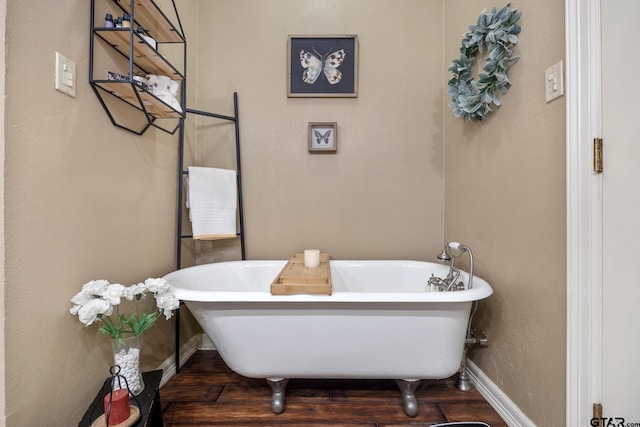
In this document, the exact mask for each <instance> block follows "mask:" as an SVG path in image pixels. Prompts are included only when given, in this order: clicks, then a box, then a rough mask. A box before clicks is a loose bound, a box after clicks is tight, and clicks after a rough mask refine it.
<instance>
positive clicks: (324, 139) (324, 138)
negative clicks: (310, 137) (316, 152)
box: [313, 129, 331, 145]
mask: <svg viewBox="0 0 640 427" xmlns="http://www.w3.org/2000/svg"><path fill="white" fill-rule="evenodd" d="M313 134H314V135H315V137H316V144H317V145H320V144H322V143H325V144H329V136H331V129H329V130H328V131H326V132H325V133H320V132H319V131H317V130H314V131H313Z"/></svg>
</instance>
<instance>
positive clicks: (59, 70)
mask: <svg viewBox="0 0 640 427" xmlns="http://www.w3.org/2000/svg"><path fill="white" fill-rule="evenodd" d="M54 81H55V88H56V90H58V91H60V92H62V93H66V94H67V95H69V96H72V97H74V98H75V96H76V63H75V62H73V61H71V60H70V59H68V58H65V57H64V56H63V55H61V54H60V53H58V52H56V68H55V80H54Z"/></svg>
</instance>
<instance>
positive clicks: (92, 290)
mask: <svg viewBox="0 0 640 427" xmlns="http://www.w3.org/2000/svg"><path fill="white" fill-rule="evenodd" d="M107 286H109V282H108V281H107V280H92V281H90V282H87V283H85V284H84V285H83V286H82V290H83V291H84V292H86V293H88V294H90V295H95V296H99V295H102V293H103V292H104V291H106V290H107Z"/></svg>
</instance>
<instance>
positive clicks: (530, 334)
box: [0, 0, 565, 427]
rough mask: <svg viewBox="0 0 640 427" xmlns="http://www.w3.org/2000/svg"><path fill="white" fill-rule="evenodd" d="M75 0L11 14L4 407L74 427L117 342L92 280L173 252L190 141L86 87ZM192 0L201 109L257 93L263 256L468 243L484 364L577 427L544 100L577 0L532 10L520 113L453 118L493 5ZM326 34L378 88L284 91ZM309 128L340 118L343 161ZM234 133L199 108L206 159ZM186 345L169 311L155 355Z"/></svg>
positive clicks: (258, 249) (11, 417)
mask: <svg viewBox="0 0 640 427" xmlns="http://www.w3.org/2000/svg"><path fill="white" fill-rule="evenodd" d="M460 3H464V7H460V6H459V4H460ZM57 4H58V7H56V8H53V9H52V8H43V7H42V5H38V4H37V3H34V2H11V3H9V4H8V5H7V32H6V54H7V59H6V63H7V67H8V69H7V72H6V99H5V114H6V115H5V117H6V119H5V120H6V125H5V129H4V133H3V134H4V138H5V150H6V163H5V170H4V180H5V182H4V183H5V196H4V197H5V211H4V226H5V256H6V258H5V276H4V282H5V283H4V285H5V289H4V291H5V299H4V303H5V315H6V319H5V323H4V327H5V338H6V343H7V345H6V349H5V354H4V362H5V368H6V372H5V384H6V388H7V390H8V391H7V395H6V402H5V410H6V415H7V418H6V425H8V426H16V427H17V426H23V425H30V426H31V425H33V426H39V425H48V423H49V422H50V420H51V419H58V420H62V419H68V420H71V421H70V424H74V423H75V422H77V420H79V418H80V416H81V414H82V412H83V411H84V409H85V408H86V406H87V405H88V403H89V402H90V400H91V398H92V396H93V395H94V393H95V390H96V389H97V387H98V386H99V385H100V384H101V382H102V381H103V379H104V376H105V375H106V370H107V369H108V365H109V364H110V354H109V346H108V341H107V339H106V338H105V337H103V336H101V335H99V333H98V332H97V331H96V330H95V328H93V327H89V328H84V327H83V326H82V325H81V324H80V322H78V321H77V320H76V319H75V318H73V317H72V316H70V315H69V314H68V312H67V310H68V308H69V306H70V304H69V298H70V297H71V296H72V295H73V294H74V293H75V292H77V290H78V289H79V288H80V286H81V285H82V284H83V283H84V282H86V281H87V280H90V279H94V278H98V277H105V278H108V279H110V280H112V281H120V282H123V283H126V284H128V283H132V282H135V281H138V280H143V279H144V278H146V277H149V276H158V275H162V274H164V273H166V272H167V271H169V270H172V269H173V263H174V259H173V257H174V245H175V240H174V226H175V219H174V218H175V206H174V204H175V168H176V161H177V150H176V147H177V143H176V140H175V138H174V137H169V136H166V135H165V134H163V133H160V132H153V131H152V132H150V133H149V134H147V135H145V136H143V137H137V136H134V135H131V134H128V133H125V132H123V131H120V130H118V129H116V128H114V127H113V126H112V125H111V123H110V122H109V121H108V119H107V117H106V115H105V114H104V112H103V111H102V108H101V107H100V105H99V103H98V101H97V99H96V98H95V96H94V95H93V93H92V91H91V89H90V87H89V85H88V84H87V83H86V82H87V79H88V77H87V68H88V65H87V64H88V46H89V43H88V40H87V33H88V31H87V30H88V25H87V22H86V20H87V18H88V16H89V2H74V1H71V0H62V1H61V2H58V3H57ZM179 5H180V9H181V18H182V20H183V24H184V25H185V27H186V29H187V31H188V34H187V35H188V40H190V41H192V42H191V44H190V49H194V50H193V51H195V52H196V54H195V55H190V56H189V73H188V77H189V86H188V89H189V91H188V95H189V99H190V102H189V106H190V107H193V108H201V109H207V110H212V111H216V112H221V113H231V109H230V108H231V103H230V100H231V96H232V92H233V91H235V90H237V91H238V92H239V94H240V113H241V122H242V123H241V136H242V144H243V161H244V163H243V167H244V178H245V180H244V184H245V200H246V215H247V217H246V223H247V243H248V247H247V249H248V256H249V257H250V258H282V257H286V256H288V255H289V254H290V253H291V252H292V251H295V250H300V249H303V248H304V247H307V246H312V245H313V246H318V247H320V248H322V249H323V250H327V251H329V252H330V253H331V254H332V255H333V256H334V257H335V258H343V259H344V258H415V259H431V258H432V257H433V255H434V254H435V253H437V251H438V249H439V247H440V244H441V241H442V240H443V233H444V236H445V237H446V238H447V239H456V240H460V241H463V242H465V243H467V244H469V245H470V246H471V247H472V248H474V250H475V254H476V257H477V261H478V272H479V274H480V275H481V276H483V277H485V278H487V279H488V280H489V281H491V282H492V284H493V285H494V286H495V289H496V294H495V295H494V296H493V297H492V298H491V299H490V300H489V302H488V303H487V304H485V305H483V307H482V312H481V316H480V319H479V324H480V325H481V326H482V329H485V330H486V331H487V332H488V333H489V335H490V338H491V347H490V348H489V349H486V350H481V351H477V352H475V354H474V360H475V361H476V363H478V364H479V365H480V367H481V368H482V369H483V370H484V371H485V372H486V373H487V374H488V375H489V376H490V377H491V378H492V380H494V381H495V382H496V383H497V384H498V385H499V386H500V387H501V388H502V389H503V390H504V391H505V392H506V393H507V394H508V395H509V397H510V398H512V399H513V400H514V401H515V403H516V404H518V405H519V406H520V407H521V409H523V410H524V411H525V412H526V413H527V415H528V416H529V417H530V418H532V419H533V420H534V421H535V422H536V423H538V424H540V425H562V420H563V419H564V416H563V414H564V351H563V349H564V331H565V320H564V319H565V290H564V260H565V256H564V254H565V252H564V250H565V247H564V99H561V100H559V101H555V102H554V103H553V104H548V105H547V104H545V103H544V99H543V95H542V85H543V79H542V75H543V74H542V73H543V70H544V68H546V67H547V66H549V65H551V64H552V63H554V62H556V61H557V60H559V59H561V58H562V56H563V47H562V46H563V36H562V34H563V31H562V28H563V17H562V13H563V9H562V4H561V3H558V2H552V1H551V0H544V4H542V5H541V4H539V3H537V4H536V6H535V7H534V6H527V5H526V4H523V5H518V4H514V6H515V7H518V8H521V9H522V10H523V11H524V12H525V15H524V18H523V21H522V24H523V27H524V28H525V32H524V33H523V34H522V39H521V40H522V41H521V43H520V48H519V50H520V53H521V54H522V55H523V59H522V60H521V61H520V63H518V64H516V66H515V68H514V69H513V72H512V74H511V77H512V79H513V81H514V83H515V86H514V87H513V88H512V90H511V91H510V93H509V94H508V95H507V97H505V106H504V107H503V109H502V110H501V111H500V112H499V113H498V114H496V115H495V116H494V117H493V118H492V119H491V120H489V121H488V122H486V123H483V124H480V125H475V124H470V123H462V122H461V121H460V120H459V119H454V118H452V117H450V114H449V110H448V108H447V106H446V104H447V102H448V100H447V98H446V92H445V90H444V82H445V81H446V78H447V75H446V68H447V67H448V61H449V60H450V59H452V58H453V57H454V56H455V55H457V50H458V44H459V41H460V37H461V34H462V33H463V32H464V31H466V27H467V25H469V24H471V23H473V22H474V21H475V19H476V18H477V14H478V13H479V11H480V10H482V8H484V7H490V6H492V5H491V4H483V3H481V2H480V1H478V0H464V1H463V2H462V1H459V2H453V1H446V2H443V1H441V0H401V1H398V0H394V1H393V2H391V1H383V0H350V1H346V0H342V1H340V0H328V1H324V2H317V1H312V0H304V1H301V0H277V1H276V0H273V1H270V2H263V1H258V0H253V1H251V0H239V1H233V2H229V1H220V0H217V1H211V0H205V1H200V2H197V3H195V4H194V6H193V7H196V8H197V14H196V9H192V8H191V7H187V6H186V4H185V2H181V3H179ZM443 7H444V10H443ZM248 11H250V13H249V12H248ZM196 15H197V20H196ZM443 15H444V29H443ZM34 28H36V29H38V31H34ZM532 29H535V32H534V31H533V30H532ZM321 33H324V34H347V33H355V34H358V36H359V38H360V76H359V77H360V87H359V89H360V95H359V97H358V98H356V99H287V98H286V92H285V81H286V70H285V68H286V56H285V54H286V52H285V47H286V40H287V35H288V34H321ZM443 34H444V45H443V43H442V38H443ZM196 40H197V43H195V41H196ZM443 46H444V47H443ZM55 50H58V51H60V52H61V53H63V54H64V55H66V56H68V57H69V58H71V59H73V60H75V61H76V62H77V63H78V81H79V82H80V85H79V88H78V96H77V98H75V99H72V98H69V97H67V96H65V95H63V94H61V93H58V92H55V91H54V90H53V84H52V79H53V52H54V51H55ZM443 58H444V64H443ZM191 100H193V102H191ZM190 120H192V119H190ZM309 121H337V122H338V126H339V144H338V146H339V152H338V154H336V155H329V156H320V155H310V154H308V153H307V148H306V144H307V141H306V126H307V123H308V122H309ZM196 128H197V129H196ZM229 135H230V131H229V127H228V126H226V125H217V124H210V123H208V122H206V121H197V120H193V121H191V122H190V124H189V135H188V139H190V140H191V142H194V143H196V144H197V145H198V146H197V149H196V151H194V152H189V156H197V157H198V158H199V159H202V161H203V162H206V163H207V164H211V165H213V166H221V167H227V165H228V163H229V162H230V160H229V158H223V159H221V160H219V156H218V154H217V152H218V151H224V150H221V149H220V148H221V147H220V146H221V145H222V144H227V143H228V142H227V141H228V139H229ZM196 136H197V142H196ZM443 140H444V141H445V142H446V143H445V144H444V147H445V152H444V153H443ZM205 141H206V142H207V145H205V144H204V142H205ZM214 152H216V154H215V156H214V155H213V153H214ZM443 156H445V157H446V165H447V171H446V176H445V171H444V166H443ZM445 178H446V180H445ZM445 194H446V196H445ZM445 207H446V210H445ZM443 211H444V213H445V214H446V216H445V217H443ZM234 245H235V244H229V243H225V244H222V249H223V252H225V253H226V251H227V250H228V251H229V252H232V251H233V250H234V249H236V247H235V246H234ZM185 246H186V245H185ZM210 249H211V247H207V246H204V245H203V247H202V248H201V251H202V252H203V253H209V252H211V251H210ZM189 255H192V254H191V253H189ZM224 256H226V255H224ZM172 343H173V322H164V321H161V322H160V324H159V325H157V326H156V327H155V328H154V331H153V332H152V334H149V339H147V348H146V350H145V351H146V353H145V355H144V358H143V360H144V363H145V368H147V369H152V368H156V367H157V366H158V365H159V363H161V361H163V360H164V359H165V358H166V357H168V356H169V355H170V354H171V352H172V351H173V344H172ZM52 385H53V386H55V387H56V388H55V391H56V392H55V393H52V390H54V389H53V388H52ZM33 402H38V411H33ZM541 408H544V410H541ZM0 425H1V421H0Z"/></svg>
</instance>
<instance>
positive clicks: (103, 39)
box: [89, 0, 245, 372]
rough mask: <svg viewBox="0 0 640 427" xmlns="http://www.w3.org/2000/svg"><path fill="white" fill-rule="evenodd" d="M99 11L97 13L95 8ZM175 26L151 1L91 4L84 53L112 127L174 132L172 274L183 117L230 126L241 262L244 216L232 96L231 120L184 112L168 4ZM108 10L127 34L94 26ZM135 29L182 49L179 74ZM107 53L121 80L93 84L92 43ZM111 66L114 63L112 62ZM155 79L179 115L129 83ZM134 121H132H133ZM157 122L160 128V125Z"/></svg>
mask: <svg viewBox="0 0 640 427" xmlns="http://www.w3.org/2000/svg"><path fill="white" fill-rule="evenodd" d="M96 3H99V5H100V7H101V8H100V11H98V8H97V7H96ZM171 4H172V6H173V12H174V13H175V20H176V21H177V26H176V25H174V23H173V22H172V21H171V20H170V19H169V18H168V17H167V15H165V13H164V12H163V11H162V10H161V8H160V7H158V6H157V5H156V3H155V2H154V0H91V25H90V27H91V31H90V52H89V84H90V85H91V87H92V88H93V91H94V92H95V94H96V96H97V97H98V99H99V101H100V104H101V105H102V107H103V108H104V110H105V112H106V113H107V115H108V116H109V119H110V120H111V122H112V123H113V125H114V126H117V127H119V128H122V129H125V130H127V131H130V132H133V133H136V134H138V135H142V134H144V133H145V132H146V131H147V130H148V129H149V128H150V127H152V126H153V127H155V128H158V129H160V130H162V131H164V132H167V133H170V134H172V135H173V134H175V133H176V131H179V161H178V163H179V164H178V201H177V227H176V228H177V238H176V242H177V243H176V269H180V268H182V241H183V239H186V238H191V237H192V236H191V235H188V234H183V233H182V222H183V218H182V206H183V203H184V200H183V198H184V176H185V175H186V174H187V172H186V171H185V170H184V167H185V165H184V149H185V118H186V116H187V114H196V115H200V116H206V117H210V118H214V119H220V120H225V121H230V122H233V124H234V126H235V150H236V173H237V185H238V217H239V228H240V231H239V232H238V233H237V235H236V238H237V237H239V238H240V250H241V256H242V259H243V260H244V259H245V238H244V215H243V203H242V174H241V161H240V128H239V116H238V94H237V93H234V94H233V109H234V115H233V116H228V115H223V114H216V113H211V112H207V111H201V110H195V109H190V108H187V107H186V78H185V76H186V74H187V73H186V68H187V64H186V58H187V43H186V40H185V37H184V31H183V30H182V24H181V23H180V16H179V14H178V10H177V8H176V5H175V0H171ZM109 6H111V7H113V9H115V7H116V6H117V7H118V8H119V9H121V10H122V11H123V12H124V13H128V14H129V15H130V16H131V26H130V27H127V28H111V27H105V26H103V25H102V24H101V25H100V26H96V25H95V23H96V22H102V21H101V19H102V17H103V16H104V15H101V16H100V17H98V16H96V14H97V13H100V14H102V13H105V10H107V11H109V12H107V13H113V11H112V10H111V9H109ZM137 26H141V27H142V28H143V29H144V31H145V33H146V34H148V35H149V36H150V37H152V38H153V39H154V40H155V41H156V43H157V44H158V46H160V45H159V44H161V43H180V44H182V46H183V49H182V70H179V69H178V68H176V67H175V66H174V64H173V63H172V62H171V61H170V60H168V59H167V58H166V57H165V55H163V54H162V53H160V51H159V50H158V49H155V48H154V47H153V46H152V45H151V44H149V43H147V41H145V40H144V39H143V38H142V37H141V36H140V35H138V33H137V30H136V28H137ZM96 42H98V43H100V44H101V45H102V46H100V47H104V48H106V50H107V51H108V50H111V51H112V52H117V53H116V55H115V56H116V57H119V58H120V60H121V61H122V58H124V62H125V63H126V65H123V66H122V67H120V68H119V69H117V70H110V71H112V72H114V73H117V74H120V76H122V79H118V80H111V79H109V78H108V76H107V74H108V73H107V71H105V70H102V71H103V72H104V74H103V76H102V77H101V78H96V75H95V73H96V69H95V68H94V65H95V64H94V60H95V59H96V55H97V53H96V51H97V43H96ZM112 62H115V61H112ZM136 73H137V74H138V75H145V74H156V75H165V76H168V77H170V78H171V79H172V80H174V81H177V82H179V85H180V96H179V103H180V107H181V111H178V110H177V109H175V108H173V107H171V106H170V105H168V104H167V103H165V102H164V101H162V100H161V99H160V98H158V97H156V96H155V95H154V94H152V93H151V92H149V91H148V90H145V88H143V87H142V85H140V84H139V82H138V81H136V80H135V79H134V78H133V77H134V76H135V75H136ZM134 116H135V117H134ZM161 122H162V124H161ZM175 349H176V355H175V363H176V365H175V368H176V372H179V371H180V309H178V310H177V311H176V331H175Z"/></svg>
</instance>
